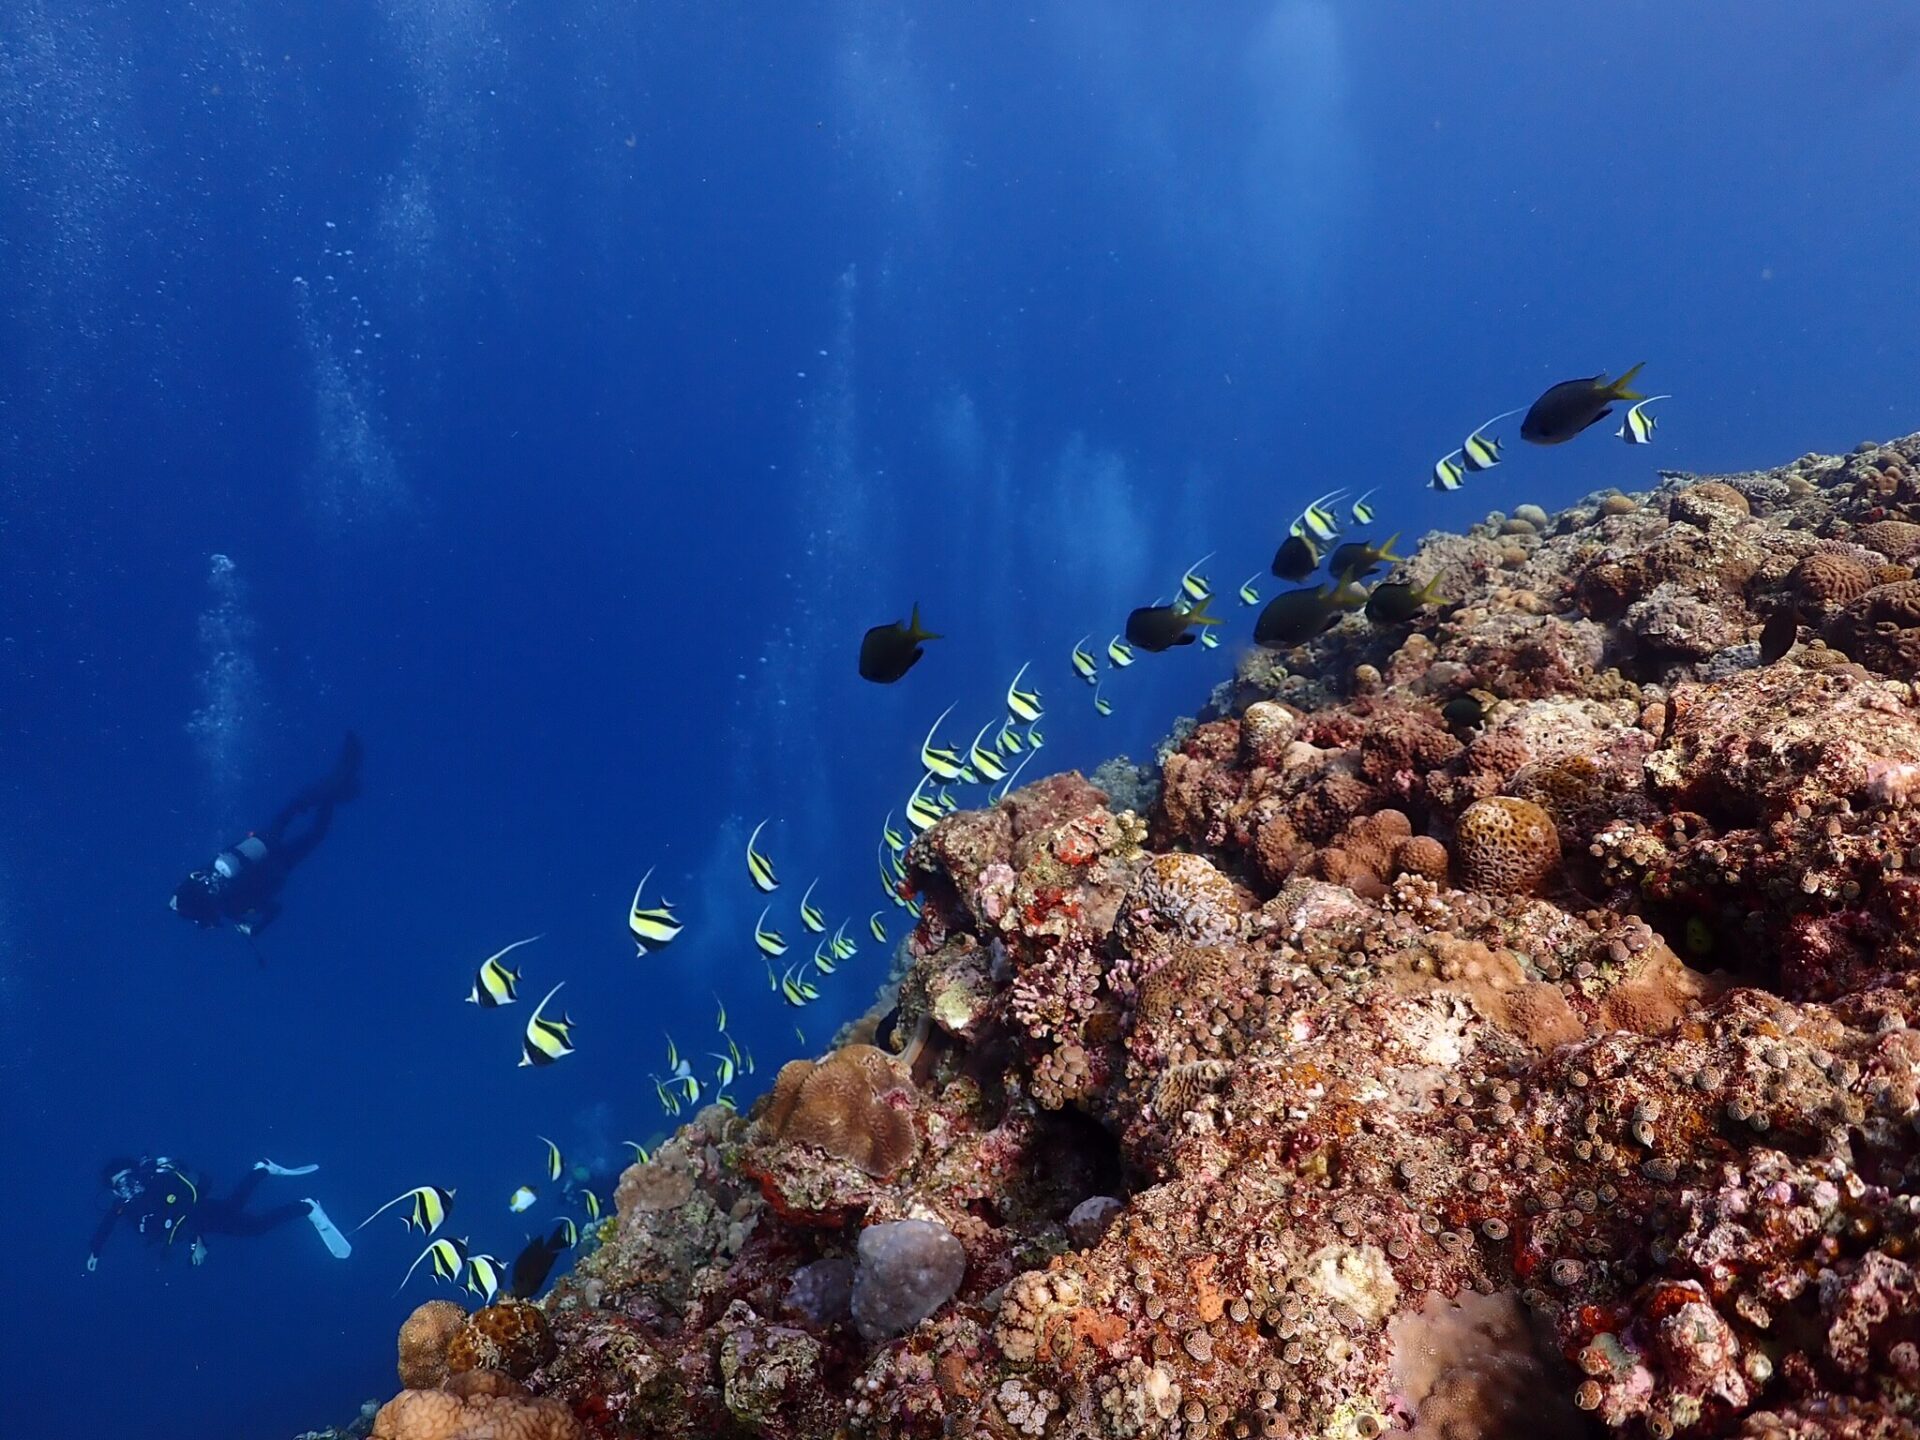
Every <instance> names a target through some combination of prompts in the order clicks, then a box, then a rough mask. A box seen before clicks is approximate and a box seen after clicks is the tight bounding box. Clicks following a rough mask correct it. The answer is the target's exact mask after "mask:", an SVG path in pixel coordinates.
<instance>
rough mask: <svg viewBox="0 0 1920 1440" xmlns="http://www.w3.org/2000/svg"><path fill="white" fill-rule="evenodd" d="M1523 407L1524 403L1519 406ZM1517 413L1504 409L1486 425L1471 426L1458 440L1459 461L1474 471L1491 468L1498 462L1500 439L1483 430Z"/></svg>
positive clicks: (1517, 411) (1516, 411)
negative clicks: (1464, 437) (1470, 429)
mask: <svg viewBox="0 0 1920 1440" xmlns="http://www.w3.org/2000/svg"><path fill="white" fill-rule="evenodd" d="M1525 408H1526V407H1525V406H1524V405H1523V406H1522V407H1521V409H1522V410H1524V409H1525ZM1519 413H1520V411H1519V410H1506V411H1503V412H1501V413H1500V414H1498V415H1496V416H1494V417H1493V419H1491V420H1489V421H1487V424H1486V425H1476V426H1474V427H1473V430H1472V431H1471V432H1470V433H1469V434H1468V435H1467V438H1466V439H1464V440H1462V441H1461V442H1460V449H1459V451H1458V452H1457V453H1458V454H1459V456H1460V459H1461V462H1462V463H1463V464H1465V466H1466V467H1467V469H1469V470H1472V471H1475V472H1478V471H1481V470H1491V469H1492V468H1493V467H1494V466H1496V465H1498V464H1499V463H1500V447H1501V442H1500V440H1499V439H1498V438H1497V437H1496V436H1492V435H1487V434H1484V433H1483V432H1484V431H1485V430H1486V428H1487V426H1488V425H1498V424H1499V423H1500V422H1501V421H1502V420H1505V419H1508V418H1509V417H1511V416H1514V415H1518V414H1519Z"/></svg>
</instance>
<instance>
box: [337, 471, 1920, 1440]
mask: <svg viewBox="0 0 1920 1440" xmlns="http://www.w3.org/2000/svg"><path fill="white" fill-rule="evenodd" d="M1356 483H1358V482H1356ZM1515 520H1518V521H1521V522H1523V523H1515V521H1510V520H1509V519H1508V517H1505V516H1499V515H1496V516H1492V517H1489V519H1488V520H1487V521H1485V522H1484V523H1481V524H1477V525H1474V526H1471V527H1469V529H1468V530H1467V531H1466V532H1465V533H1463V534H1459V535H1431V536H1428V537H1427V538H1426V540H1425V541H1424V542H1423V544H1422V545H1421V547H1420V548H1419V550H1418V551H1417V552H1416V553H1415V554H1414V555H1413V556H1412V558H1411V559H1409V560H1407V561H1405V562H1403V563H1402V564H1401V565H1400V567H1399V568H1398V570H1397V572H1396V574H1395V576H1394V577H1393V578H1396V579H1402V580H1409V581H1412V582H1414V583H1424V582H1425V581H1427V580H1430V579H1432V578H1434V577H1435V576H1437V575H1440V574H1441V573H1442V572H1445V574H1446V576H1447V577H1448V578H1447V581H1446V584H1445V587H1444V588H1445V593H1446V594H1447V596H1448V597H1449V598H1448V600H1447V601H1446V602H1445V603H1442V604H1436V605H1432V606H1429V607H1426V608H1424V609H1423V610H1421V611H1420V612H1419V613H1418V614H1417V615H1415V616H1414V617H1413V618H1412V619H1411V620H1409V621H1407V622H1406V623H1404V624H1400V625H1396V626H1392V627H1374V626H1371V625H1369V624H1368V623H1367V622H1366V621H1365V620H1364V619H1363V618H1362V617H1360V616H1358V615H1354V616H1348V617H1345V618H1343V619H1341V620H1340V621H1339V622H1338V623H1337V624H1335V625H1333V626H1332V627H1331V628H1329V629H1328V630H1327V631H1326V632H1325V633H1324V634H1322V635H1320V636H1318V637H1316V638H1315V639H1314V640H1312V641H1310V642H1309V643H1308V644H1306V645H1304V646H1301V647H1298V649H1297V650H1296V651H1292V652H1289V653H1288V654H1287V655H1286V656H1285V657H1284V663H1276V660H1275V658H1274V657H1273V656H1271V655H1265V654H1262V655H1255V656H1250V657H1249V658H1248V659H1247V661H1246V662H1244V663H1243V665H1242V666H1241V667H1240V669H1239V671H1238V673H1236V674H1235V675H1234V676H1233V677H1232V678H1231V679H1230V680H1228V681H1226V682H1225V683H1223V684H1222V685H1221V686H1220V687H1219V688H1218V689H1217V690H1216V691H1215V692H1214V694H1213V695H1212V697H1211V698H1210V699H1209V700H1208V702H1207V704H1206V705H1205V706H1204V708H1203V709H1202V710H1201V713H1200V714H1199V715H1198V717H1197V718H1196V720H1195V722H1194V723H1192V724H1190V725H1182V726H1181V727H1180V728H1179V729H1178V731H1177V732H1176V734H1175V735H1174V736H1173V737H1171V738H1170V739H1169V740H1168V741H1167V743H1166V745H1165V746H1164V747H1163V751H1162V754H1161V755H1160V757H1159V765H1158V773H1159V783H1158V784H1157V785H1153V784H1144V785H1143V784H1139V783H1136V778H1134V777H1137V767H1135V766H1133V765H1131V764H1129V765H1124V766H1121V765H1116V766H1111V767H1107V768H1106V769H1105V770H1103V772H1101V773H1105V774H1111V775H1116V776H1124V777H1129V778H1128V780H1127V784H1126V787H1125V788H1126V795H1127V797H1128V798H1126V799H1122V798H1121V797H1119V796H1110V795H1109V794H1107V793H1105V792H1103V791H1101V790H1100V789H1098V788H1096V787H1095V786H1093V785H1091V784H1089V783H1088V782H1087V781H1085V780H1084V779H1082V778H1080V777H1079V776H1076V775H1062V776H1054V777H1051V778H1049V779H1045V780H1041V781H1037V782H1035V783H1034V784H1032V785H1029V786H1027V787H1025V788H1023V789H1019V790H1016V791H1014V792H1013V793H1012V794H1010V795H1008V796H1006V797H1005V798H1004V799H1002V800H1001V801H999V802H998V803H996V804H994V805H992V806H990V807H988V808H987V809H985V810H981V811H975V812H962V813H959V814H955V815H953V816H950V817H948V818H946V819H944V820H942V821H940V822H939V823H938V824H936V825H934V826H933V827H932V828H931V829H930V830H928V831H927V832H926V833H925V834H923V835H921V836H919V837H917V838H916V839H915V840H914V842H913V844H912V845H911V846H910V847H909V849H908V851H907V854H906V856H905V860H904V863H905V865H906V868H907V874H908V884H909V885H910V887H911V888H912V890H913V892H914V893H915V895H916V896H917V897H918V899H919V902H920V904H921V914H920V918H919V922H918V924H917V926H916V927H915V929H914V930H913V932H912V933H911V934H910V935H909V936H908V937H907V939H906V940H905V941H904V942H903V944H902V946H901V949H900V953H899V957H898V958H899V964H898V972H897V976H896V981H895V982H893V983H890V985H889V988H888V991H887V993H886V994H884V995H883V996H882V997H881V998H880V999H879V1000H878V1002H877V1003H876V1006H875V1010H874V1013H873V1014H870V1015H869V1016H867V1017H865V1018H864V1019H862V1020H861V1021H860V1022H858V1023H857V1024H855V1025H853V1026H851V1027H849V1031H848V1033H847V1034H846V1035H845V1036H843V1037H842V1040H843V1042H845V1043H842V1044H840V1045H839V1047H838V1048H836V1049H834V1050H832V1051H831V1052H829V1053H828V1054H825V1055H822V1056H818V1057H814V1058H810V1059H806V1060H801V1061H796V1062H794V1063H793V1064H791V1065H789V1066H787V1067H786V1068H785V1069H783V1070H782V1071H781V1073H780V1075H779V1078H778V1080H777V1081H776V1083H775V1085H774V1088H773V1092H772V1094H771V1095H769V1096H767V1097H765V1098H763V1099H762V1100H761V1101H760V1102H759V1103H758V1104H757V1105H756V1106H755V1107H754V1108H753V1109H752V1111H750V1112H749V1113H747V1114H744V1115H741V1114H734V1113H732V1112H731V1111H730V1110H727V1109H725V1108H722V1107H719V1106H713V1107H709V1108H707V1109H705V1110H703V1111H701V1112H700V1113H699V1114H698V1115H696V1116H695V1117H693V1119H692V1120H691V1122H690V1123H688V1124H686V1125H684V1126H683V1127H682V1128H681V1129H680V1131H679V1132H678V1134H676V1135H675V1136H673V1137H672V1138H670V1139H669V1140H668V1141H666V1142H665V1143H664V1144H662V1145H660V1146H659V1147H657V1148H656V1150H655V1152H654V1154H653V1156H652V1158H651V1159H650V1161H649V1162H648V1163H647V1164H646V1165H643V1166H636V1167H634V1168H633V1169H632V1170H630V1171H629V1172H628V1175H627V1176H626V1177H625V1178H624V1179H623V1181H622V1183H621V1185H620V1187H619V1192H618V1211H619V1213H618V1216H617V1220H616V1223H614V1224H612V1225H610V1226H608V1227H606V1229H605V1239H604V1243H603V1244H602V1245H601V1246H600V1247H599V1248H598V1249H597V1250H595V1251H593V1252H592V1253H590V1254H587V1255H585V1256H583V1258H581V1260H580V1261H579V1262H578V1264H577V1265H576V1266H575V1268H574V1270H573V1272H572V1273H571V1274H569V1275H568V1276H566V1277H565V1278H563V1279H562V1280H561V1281H559V1282H558V1283H557V1284H556V1285H555V1286H554V1287H553V1290H552V1292H551V1293H550V1294H549V1295H548V1296H547V1297H546V1299H545V1300H544V1301H542V1302H541V1307H540V1308H541V1310H542V1311H543V1313H544V1315H545V1317H546V1320H547V1322H548V1325H549V1328H550V1331H551V1337H552V1342H553V1349H552V1351H551V1353H550V1354H549V1355H547V1357H546V1358H544V1359H543V1360H541V1361H540V1362H539V1363H538V1364H537V1365H535V1366H534V1367H533V1368H531V1369H529V1370H527V1372H526V1374H525V1376H524V1386H525V1389H526V1391H530V1392H531V1393H532V1394H533V1395H538V1396H540V1397H542V1398H541V1399H540V1400H538V1401H534V1400H531V1399H529V1398H527V1396H526V1395H525V1394H523V1393H522V1389H521V1382H518V1381H515V1380H513V1379H512V1378H510V1377H509V1376H507V1375H506V1374H505V1373H503V1372H502V1371H499V1370H494V1369H482V1370H475V1371H471V1372H468V1373H467V1374H465V1375H456V1376H454V1377H453V1378H452V1379H451V1380H448V1381H445V1382H444V1385H443V1388H440V1389H431V1388H414V1389H409V1390H408V1391H406V1392H405V1393H403V1394H402V1395H401V1396H400V1397H399V1399H397V1400H395V1401H393V1402H391V1403H390V1404H389V1406H388V1407H387V1408H386V1409H385V1410H383V1411H382V1412H381V1419H380V1420H379V1422H378V1423H377V1425H376V1429H375V1434H376V1435H378V1436H380V1437H382V1440H451V1437H452V1436H454V1435H456V1434H468V1435H471V1436H480V1435H489V1436H491V1435H507V1434H512V1435H523V1434H524V1435H526V1436H528V1437H529V1440H532V1437H535V1436H546V1435H553V1436H567V1437H573V1436H579V1437H591V1440H637V1437H642V1436H645V1437H650V1440H695V1437H712V1436H729V1437H748V1436H756V1437H768V1440H810V1437H822V1440H824V1437H848V1440H865V1437H873V1440H881V1437H884V1440H936V1437H942V1440H944V1437H951V1436H968V1437H983V1440H1014V1437H1040V1440H1132V1437H1163V1440H1214V1437H1219V1440H1246V1437H1275V1436H1289V1437H1295V1436H1297V1437H1307V1436H1314V1437H1324V1440H1376V1437H1379V1436H1380V1435H1382V1434H1383V1433H1384V1432H1386V1431H1389V1430H1410V1431H1414V1432H1418V1433H1419V1434H1420V1435H1422V1436H1436V1437H1437V1436H1445V1437H1448V1440H1455V1437H1466V1436H1489V1437H1491V1436H1507V1435H1519V1434H1523V1433H1524V1434H1527V1435H1546V1436H1549V1437H1554V1436H1567V1437H1572V1436H1577V1435H1598V1434H1602V1433H1608V1432H1611V1433H1617V1434H1619V1435H1621V1436H1623V1437H1631V1440H1642V1437H1646V1440H1674V1437H1688V1440H1692V1437H1700V1440H1709V1437H1720V1436H1729V1435H1739V1436H1744V1437H1751V1440H1775V1437H1794V1440H1829V1437H1831V1440H1840V1437H1863V1440H1864V1437H1876V1440H1877V1437H1888V1440H1892V1437H1914V1436H1915V1435H1916V1434H1917V1433H1920V1431H1917V1430H1916V1426H1920V1399H1916V1396H1920V1199H1916V1196H1917V1195H1920V697H1917V696H1916V691H1915V687H1914V679H1915V674H1916V671H1915V668H1914V666H1915V664H1916V663H1917V662H1920V599H1916V598H1915V594H1916V592H1915V591H1914V590H1913V588H1912V587H1913V586H1914V585H1915V584H1916V583H1920V582H1915V581H1913V580H1912V578H1911V575H1910V573H1909V572H1907V571H1906V570H1905V569H1904V562H1905V561H1906V560H1907V559H1908V558H1910V557H1911V556H1914V555H1916V554H1920V541H1916V540H1915V535H1916V534H1920V531H1917V530H1915V529H1914V528H1913V527H1920V437H1913V438H1910V439H1907V440H1902V441H1898V442H1895V443H1894V444H1891V445H1885V446H1869V447H1863V448H1862V449H1861V450H1860V451H1858V452H1856V453H1854V454H1852V455H1848V456H1826V457H1823V456H1807V457H1803V458H1802V459H1800V460H1797V461H1795V462H1794V463H1792V464H1790V465H1787V466H1784V467H1781V468H1780V469H1778V470H1773V471H1766V472H1753V473H1747V474H1738V475H1728V476H1720V477H1714V478H1711V479H1701V478H1699V477H1694V476H1688V475H1678V474H1672V475H1663V476H1661V477H1660V481H1659V485H1658V487H1657V488H1656V489H1655V490H1654V491H1653V492H1652V493H1650V494H1647V495H1642V496H1637V497H1635V496H1625V495H1621V494H1619V493H1612V494H1605V495H1599V496H1595V497H1591V498H1589V499H1588V500H1585V501H1582V502H1580V503H1578V504H1576V505H1574V506H1572V507H1570V508H1568V509H1567V510H1565V511H1563V512H1561V513H1560V514H1558V515H1552V516H1549V515H1546V514H1543V513H1538V512H1533V513H1529V514H1528V515H1526V516H1524V517H1520V516H1516V517H1515ZM1783 606H1785V607H1791V608H1792V609H1793V610H1794V611H1795V612H1796V613H1797V615H1798V616H1799V618H1800V620H1801V622H1802V623H1803V625H1804V626H1805V627H1806V629H1807V635H1808V637H1809V638H1808V639H1807V640H1806V641H1805V643H1802V644H1800V645H1797V646H1795V647H1794V648H1793V649H1792V650H1790V651H1789V652H1788V653H1787V654H1786V655H1785V656H1782V657H1779V658H1775V659H1773V660H1772V662H1771V663H1763V662H1762V659H1761V656H1760V653H1759V646H1758V644H1757V643H1756V642H1757V640H1758V637H1759V634H1760V632H1761V629H1762V627H1763V626H1764V625H1765V623H1766V621H1767V620H1768V618H1769V617H1770V616H1772V615H1773V614H1775V613H1777V611H1778V610H1779V609H1780V608H1781V607H1783ZM1138 803H1147V804H1149V805H1150V808H1149V809H1148V810H1147V811H1146V812H1145V813H1140V814H1136V813H1134V812H1133V811H1132V810H1130V809H1129V808H1128V805H1129V804H1138ZM887 1012H890V1018H889V1020H888V1022H887V1024H886V1025H885V1026H884V1027H878V1026H877V1021H878V1019H879V1016H880V1015H881V1014H882V1013H887ZM877 1033H884V1034H885V1035H886V1036H889V1037H911V1038H910V1040H908V1041H907V1046H908V1049H907V1053H903V1054H901V1055H898V1056H896V1055H893V1054H890V1053H889V1052H888V1049H887V1048H884V1047H880V1046H874V1045H869V1044H863V1043H859V1041H860V1037H871V1036H874V1035H875V1034H877ZM882 1281H884V1282H885V1283H884V1284H882V1283H881V1282H882ZM876 1286H878V1287H879V1288H874V1287H876ZM883 1302H884V1303H883ZM410 1323H412V1322H410ZM422 1378H429V1377H428V1376H427V1375H423V1376H422ZM468 1387H472V1388H471V1392H470V1393H469V1390H468ZM482 1412H484V1413H482ZM496 1417H498V1418H497V1422H496ZM509 1422H510V1423H511V1424H512V1425H514V1426H520V1427H522V1428H519V1429H509V1428H508V1424H509ZM535 1425H545V1426H548V1427H549V1428H548V1429H546V1430H537V1429H533V1428H530V1427H533V1426H535ZM462 1426H464V1427H465V1428H464V1429H461V1428H460V1427H462Z"/></svg>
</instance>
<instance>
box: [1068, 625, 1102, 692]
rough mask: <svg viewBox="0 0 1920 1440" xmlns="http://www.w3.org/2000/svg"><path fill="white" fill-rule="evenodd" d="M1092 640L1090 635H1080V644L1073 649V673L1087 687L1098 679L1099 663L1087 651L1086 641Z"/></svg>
mask: <svg viewBox="0 0 1920 1440" xmlns="http://www.w3.org/2000/svg"><path fill="white" fill-rule="evenodd" d="M1092 638H1093V637H1092V636H1091V635H1082V636H1081V637H1080V642H1079V643H1078V644H1077V645H1075V646H1074V647H1073V673H1074V674H1076V675H1078V676H1079V677H1080V678H1081V679H1082V680H1084V681H1086V682H1087V684H1089V685H1091V684H1093V683H1094V681H1095V679H1096V678H1097V677H1098V672H1099V668H1100V662H1099V661H1097V660H1095V659H1094V658H1093V656H1092V654H1091V653H1089V651H1088V650H1087V641H1089V640H1091V639H1092Z"/></svg>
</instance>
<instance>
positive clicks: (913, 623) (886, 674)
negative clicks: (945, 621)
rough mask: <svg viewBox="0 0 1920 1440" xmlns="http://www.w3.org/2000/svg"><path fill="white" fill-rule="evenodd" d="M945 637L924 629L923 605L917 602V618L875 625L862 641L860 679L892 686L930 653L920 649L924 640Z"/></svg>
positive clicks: (915, 613)
mask: <svg viewBox="0 0 1920 1440" xmlns="http://www.w3.org/2000/svg"><path fill="white" fill-rule="evenodd" d="M941 638H942V637H941V636H939V635H936V634H934V633H933V632H932V631H931V630H922V629H921V628H920V605H919V602H918V601H915V602H914V606H913V617H912V618H911V619H910V620H908V621H907V623H906V624H904V625H902V624H901V623H900V622H899V621H898V620H895V621H894V622H893V623H892V624H891V625H875V626H874V627H873V628H872V629H871V630H869V631H867V633H866V635H865V636H864V637H863V638H862V639H861V641H860V678H861V679H862V680H871V681H873V683H874V684H876V685H891V684H893V682H894V681H896V680H898V679H899V678H900V677H901V676H902V675H904V674H906V673H907V671H909V670H911V669H912V668H913V667H914V665H915V663H916V662H918V660H919V659H920V657H921V656H922V655H924V654H925V653H926V651H924V650H922V649H921V648H920V642H921V641H922V640H939V639H941Z"/></svg>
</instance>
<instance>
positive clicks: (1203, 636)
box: [1200, 628, 1220, 650]
mask: <svg viewBox="0 0 1920 1440" xmlns="http://www.w3.org/2000/svg"><path fill="white" fill-rule="evenodd" d="M1200 648H1201V649H1202V650H1218V649H1219V648H1220V636H1219V633H1218V632H1217V631H1215V630H1213V629H1212V628H1208V629H1205V630H1202V631H1201V632H1200Z"/></svg>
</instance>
